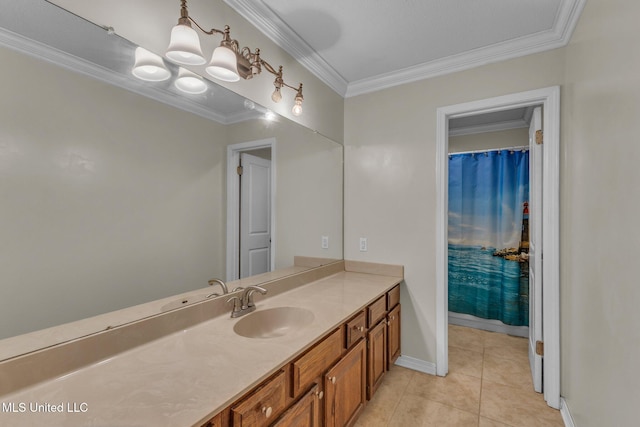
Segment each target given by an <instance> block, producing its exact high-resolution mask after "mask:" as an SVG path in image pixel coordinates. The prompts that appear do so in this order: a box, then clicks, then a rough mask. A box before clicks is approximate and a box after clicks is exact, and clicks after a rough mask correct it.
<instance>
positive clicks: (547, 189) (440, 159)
mask: <svg viewBox="0 0 640 427" xmlns="http://www.w3.org/2000/svg"><path fill="white" fill-rule="evenodd" d="M530 105H542V106H543V111H544V119H543V133H544V140H545V141H544V144H545V145H544V146H545V149H544V154H543V167H544V174H545V179H544V184H543V204H544V206H545V209H544V214H543V223H544V227H543V239H542V242H543V248H542V250H543V253H544V262H545V268H544V269H543V282H544V292H543V307H544V308H543V325H544V326H543V336H544V343H545V345H544V348H545V355H544V377H543V378H544V398H545V400H546V401H547V404H548V405H549V406H551V407H553V408H556V409H560V241H559V236H560V222H559V220H560V158H559V157H560V148H559V147H560V87H559V86H553V87H548V88H543V89H537V90H532V91H527V92H520V93H515V94H511V95H506V96H499V97H495V98H490V99H484V100H479V101H473V102H468V103H463V104H457V105H450V106H447V107H441V108H438V110H437V112H436V120H437V125H436V191H437V198H436V373H437V375H440V376H444V375H446V374H447V372H448V370H449V365H448V323H449V322H448V307H449V301H448V279H447V275H448V271H447V269H448V267H447V254H448V241H447V240H448V237H447V227H448V218H447V213H448V210H449V209H448V196H447V195H448V155H447V153H448V148H449V142H448V140H449V131H448V122H449V119H450V118H457V117H466V116H472V115H476V114H482V113H490V112H495V111H503V110H508V109H512V108H520V107H526V106H530Z"/></svg>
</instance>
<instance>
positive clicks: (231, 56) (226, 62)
mask: <svg viewBox="0 0 640 427" xmlns="http://www.w3.org/2000/svg"><path fill="white" fill-rule="evenodd" d="M206 70H207V73H209V74H210V75H211V77H215V78H216V79H220V80H222V81H223V82H237V81H238V80H240V75H239V74H238V59H237V58H236V54H235V53H234V52H233V51H232V50H231V49H229V48H228V47H225V46H218V47H217V48H216V49H215V50H214V51H213V55H212V56H211V62H210V63H209V66H208V67H207V68H206Z"/></svg>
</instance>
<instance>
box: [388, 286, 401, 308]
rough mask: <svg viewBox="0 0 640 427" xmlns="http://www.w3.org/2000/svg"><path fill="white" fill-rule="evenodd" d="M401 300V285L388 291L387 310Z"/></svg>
mask: <svg viewBox="0 0 640 427" xmlns="http://www.w3.org/2000/svg"><path fill="white" fill-rule="evenodd" d="M399 302H400V285H398V286H396V287H395V288H393V289H391V290H390V291H389V292H387V310H391V309H392V308H393V307H395V306H396V305H398V303H399Z"/></svg>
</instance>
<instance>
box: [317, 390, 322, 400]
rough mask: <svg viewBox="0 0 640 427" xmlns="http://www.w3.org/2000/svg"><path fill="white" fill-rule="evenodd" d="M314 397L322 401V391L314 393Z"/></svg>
mask: <svg viewBox="0 0 640 427" xmlns="http://www.w3.org/2000/svg"><path fill="white" fill-rule="evenodd" d="M316 396H318V400H322V398H323V397H324V391H316Z"/></svg>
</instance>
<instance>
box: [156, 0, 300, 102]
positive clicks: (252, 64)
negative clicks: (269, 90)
mask: <svg viewBox="0 0 640 427" xmlns="http://www.w3.org/2000/svg"><path fill="white" fill-rule="evenodd" d="M192 23H193V24H194V25H195V26H196V27H197V28H198V29H199V30H200V31H202V32H203V33H204V34H207V35H214V34H220V35H222V41H221V42H220V46H218V47H216V48H215V50H214V51H213V55H212V56H211V61H210V62H209V64H208V65H207V67H206V71H207V73H208V74H210V75H211V76H212V77H215V78H217V79H220V80H223V81H225V82H235V81H238V80H240V78H242V79H244V80H249V79H251V78H253V76H255V75H258V74H260V72H261V71H262V68H263V67H264V68H265V69H266V70H267V71H268V72H270V73H271V74H273V75H274V76H276V80H275V82H274V83H273V84H274V85H275V87H276V90H275V91H274V93H273V94H272V96H271V99H273V101H274V102H279V101H280V99H282V94H281V93H280V90H281V89H282V87H283V86H286V87H288V88H290V89H293V90H295V91H297V93H296V96H295V105H294V107H293V110H292V112H293V114H295V115H300V114H301V113H302V100H303V97H302V84H300V85H299V86H298V87H297V88H296V87H294V86H290V85H288V84H287V83H285V82H284V80H283V78H282V66H280V67H279V69H278V71H276V70H275V68H273V67H272V66H271V64H269V63H268V62H267V61H265V60H264V59H262V58H261V57H260V49H256V50H255V51H254V52H251V50H250V49H249V48H248V47H243V48H242V49H241V48H240V44H239V43H238V41H237V40H233V39H232V38H231V33H230V31H231V29H230V28H229V26H228V25H225V27H224V30H217V29H215V28H212V29H211V30H209V31H207V30H205V29H204V28H202V27H201V26H200V25H199V24H198V23H197V22H196V21H195V20H194V19H193V18H192V17H190V16H189V12H188V11H187V0H180V18H179V19H178V24H177V25H176V26H175V27H173V29H172V30H171V40H170V42H169V47H168V48H167V52H166V54H165V56H166V57H167V58H168V59H169V60H171V61H173V62H176V63H178V64H185V65H200V64H204V63H205V62H206V61H205V60H204V56H203V54H202V49H201V48H200V40H199V38H198V34H197V33H196V31H195V30H194V29H193V28H192V27H191V24H192Z"/></svg>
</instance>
